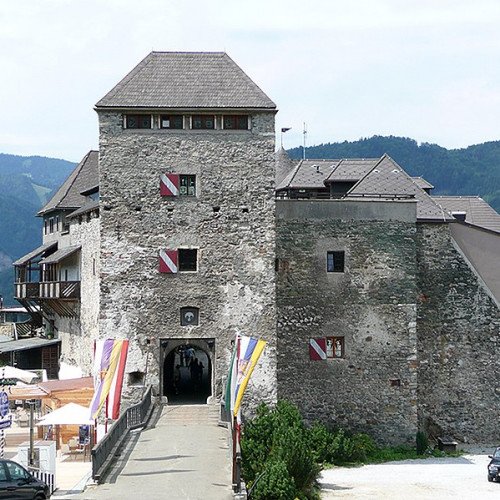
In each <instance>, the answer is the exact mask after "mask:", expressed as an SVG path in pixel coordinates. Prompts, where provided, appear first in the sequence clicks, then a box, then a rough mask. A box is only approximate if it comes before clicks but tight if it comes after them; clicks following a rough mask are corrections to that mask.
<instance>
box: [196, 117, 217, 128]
mask: <svg viewBox="0 0 500 500" xmlns="http://www.w3.org/2000/svg"><path fill="white" fill-rule="evenodd" d="M191 128H192V129H193V130H203V129H214V128H215V116H214V115H193V116H192V125H191Z"/></svg>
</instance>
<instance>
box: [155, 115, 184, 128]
mask: <svg viewBox="0 0 500 500" xmlns="http://www.w3.org/2000/svg"><path fill="white" fill-rule="evenodd" d="M160 128H170V129H183V128H184V120H183V116H182V115H161V116H160Z"/></svg>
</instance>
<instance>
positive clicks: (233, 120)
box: [222, 115, 248, 130]
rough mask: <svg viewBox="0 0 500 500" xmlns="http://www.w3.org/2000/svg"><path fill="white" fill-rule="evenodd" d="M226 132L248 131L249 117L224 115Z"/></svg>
mask: <svg viewBox="0 0 500 500" xmlns="http://www.w3.org/2000/svg"><path fill="white" fill-rule="evenodd" d="M222 121H223V124H224V125H223V128H224V130H248V115H222Z"/></svg>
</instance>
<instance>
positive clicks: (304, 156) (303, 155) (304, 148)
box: [302, 122, 307, 160]
mask: <svg viewBox="0 0 500 500" xmlns="http://www.w3.org/2000/svg"><path fill="white" fill-rule="evenodd" d="M302 133H303V134H304V147H303V149H302V159H303V160H305V159H306V139H307V127H306V122H304V132H302Z"/></svg>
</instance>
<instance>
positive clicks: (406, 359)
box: [276, 200, 417, 443]
mask: <svg viewBox="0 0 500 500" xmlns="http://www.w3.org/2000/svg"><path fill="white" fill-rule="evenodd" d="M276 229H277V250H276V252H277V257H278V259H279V260H278V268H279V271H278V276H277V314H278V397H279V398H280V399H281V398H286V399H289V400H291V401H293V402H295V403H296V404H297V405H298V406H299V407H300V409H301V411H302V413H303V415H304V416H305V418H306V419H307V420H308V421H310V422H312V421H314V420H321V421H323V422H325V423H326V424H328V425H331V426H341V427H344V428H348V429H351V430H353V431H358V432H367V433H369V434H371V435H372V436H373V437H375V438H376V439H377V441H379V442H383V443H402V442H414V439H415V433H416V430H417V360H416V354H417V353H416V303H415V298H416V245H415V233H416V224H415V203H404V202H399V203H397V202H392V203H391V202H375V201H374V202H368V203H367V202H362V201H348V200H345V201H344V200H338V201H334V200H328V201H291V200H282V201H277V226H276ZM342 250H343V251H345V272H344V273H327V272H326V253H327V251H342ZM327 336H343V337H344V339H345V357H344V358H343V359H327V360H321V361H312V360H311V359H310V356H309V339H311V338H318V337H327Z"/></svg>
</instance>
